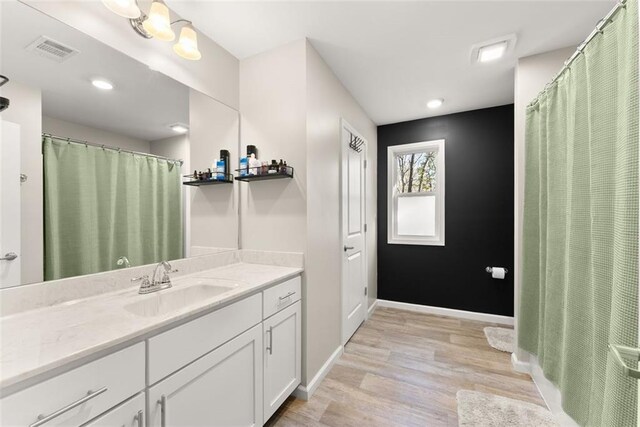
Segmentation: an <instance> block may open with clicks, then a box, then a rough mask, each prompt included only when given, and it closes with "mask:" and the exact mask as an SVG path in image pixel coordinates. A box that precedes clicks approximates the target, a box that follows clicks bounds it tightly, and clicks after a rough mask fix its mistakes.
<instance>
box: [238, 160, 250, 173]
mask: <svg viewBox="0 0 640 427" xmlns="http://www.w3.org/2000/svg"><path fill="white" fill-rule="evenodd" d="M248 160H249V159H247V158H246V157H241V158H240V170H239V171H238V172H239V173H240V176H247V167H248V166H249V161H248Z"/></svg>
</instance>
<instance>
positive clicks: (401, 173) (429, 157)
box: [387, 139, 444, 246]
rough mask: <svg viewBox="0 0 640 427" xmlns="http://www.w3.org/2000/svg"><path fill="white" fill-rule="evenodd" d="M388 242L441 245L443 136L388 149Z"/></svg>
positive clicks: (442, 238) (442, 229) (442, 228)
mask: <svg viewBox="0 0 640 427" xmlns="http://www.w3.org/2000/svg"><path fill="white" fill-rule="evenodd" d="M387 162H388V163H387V180H388V193H387V206H388V216H387V230H388V231H387V233H388V235H387V242H388V243H395V244H403V245H433V246H444V139H440V140H437V141H426V142H416V143H414V144H403V145H394V146H391V147H388V148H387Z"/></svg>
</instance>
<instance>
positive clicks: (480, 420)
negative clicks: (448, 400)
mask: <svg viewBox="0 0 640 427" xmlns="http://www.w3.org/2000/svg"><path fill="white" fill-rule="evenodd" d="M456 399H457V401H458V425H459V426H460V427H506V426H509V427H559V426H560V425H559V424H558V423H556V422H555V420H554V419H553V415H552V414H551V412H550V411H549V410H548V409H546V408H543V407H542V406H538V405H535V404H533V403H529V402H523V401H521V400H515V399H509V398H506V397H502V396H496V395H493V394H487V393H480V392H478V391H471V390H460V391H458V393H456Z"/></svg>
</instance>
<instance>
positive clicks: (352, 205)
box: [341, 120, 367, 344]
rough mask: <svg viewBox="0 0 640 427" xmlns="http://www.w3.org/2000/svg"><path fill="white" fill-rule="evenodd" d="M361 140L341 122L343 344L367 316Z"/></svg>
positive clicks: (363, 146) (363, 171) (363, 144)
mask: <svg viewBox="0 0 640 427" xmlns="http://www.w3.org/2000/svg"><path fill="white" fill-rule="evenodd" d="M353 136H356V137H358V138H359V139H360V141H362V144H361V145H360V151H356V150H354V149H353V148H351V147H350V142H351V139H352V137H353ZM366 150H367V144H366V141H365V140H364V138H362V137H361V136H360V135H358V134H357V132H356V131H355V130H354V129H353V128H352V127H351V126H349V124H348V123H346V122H345V121H344V120H343V121H342V172H341V176H342V206H341V211H342V243H343V245H342V248H341V251H342V343H343V344H345V343H346V342H347V341H349V339H350V338H351V336H352V335H353V334H354V332H355V331H356V330H357V329H358V327H359V326H360V324H362V322H363V321H364V319H365V316H366V313H367V280H366V273H365V272H366V256H365V246H366V245H365V240H366V239H365V200H366V185H365V166H366V164H365V159H366Z"/></svg>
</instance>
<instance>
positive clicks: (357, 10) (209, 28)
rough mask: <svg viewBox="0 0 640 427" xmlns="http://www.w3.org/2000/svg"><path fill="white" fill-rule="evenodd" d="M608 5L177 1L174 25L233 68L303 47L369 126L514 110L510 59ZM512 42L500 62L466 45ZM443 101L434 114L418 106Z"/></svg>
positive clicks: (566, 39) (542, 47)
mask: <svg viewBox="0 0 640 427" xmlns="http://www.w3.org/2000/svg"><path fill="white" fill-rule="evenodd" d="M614 4H615V0H597V1H590V0H573V1H556V0H537V1H520V0H509V1H457V0H449V1H410V2H404V1H373V2H371V1H315V2H310V1H286V2H274V1H201V2H196V1H179V0H173V1H170V2H169V5H170V7H171V8H173V9H174V10H175V11H176V12H178V13H179V14H180V15H182V16H184V17H187V18H188V19H191V20H193V21H194V24H195V26H196V27H197V28H198V29H199V30H201V31H202V32H203V33H205V34H207V35H208V36H209V37H210V38H212V39H213V40H215V41H216V42H218V43H219V44H220V45H221V46H222V47H224V48H225V49H227V50H228V51H229V52H231V53H232V54H233V55H235V56H236V57H238V58H239V59H243V58H247V57H249V56H252V55H255V54H257V53H261V52H264V51H267V50H269V49H272V48H275V47H278V46H281V45H284V44H286V43H288V42H292V41H295V40H300V39H302V38H304V37H308V38H309V39H310V41H311V43H312V44H313V46H314V47H315V48H316V49H317V50H318V52H319V53H320V55H321V56H322V57H323V58H324V60H325V61H326V62H327V63H328V64H329V66H330V67H331V69H332V70H333V71H334V72H335V73H336V75H337V76H338V78H339V79H340V80H341V81H342V83H343V84H344V85H345V86H346V87H347V89H348V90H349V91H350V92H351V94H352V95H353V96H354V97H355V98H356V99H357V101H358V102H359V103H360V105H361V106H362V107H363V108H364V110H365V111H366V112H367V113H368V114H369V117H370V118H371V119H372V120H373V121H374V122H376V123H377V124H386V123H394V122H398V121H405V120H411V119H416V118H421V117H428V116H432V115H441V114H448V113H453V112H459V111H467V110H472V109H476V108H484V107H490V106H496V105H503V104H508V103H511V102H513V84H514V67H515V63H516V59H517V58H520V57H524V56H529V55H533V54H536V53H541V52H546V51H550V50H554V49H558V48H562V47H567V46H572V45H573V46H575V45H577V44H579V43H580V42H581V41H582V40H583V39H584V38H586V36H587V35H588V34H589V33H590V32H591V30H592V29H593V28H594V27H595V25H596V23H597V21H598V20H599V19H600V18H602V17H603V16H604V15H605V14H606V13H607V12H608V11H609V10H610V9H611V7H612V6H613V5H614ZM512 33H515V34H516V35H517V37H518V41H517V45H516V47H515V50H514V51H513V52H512V54H511V55H510V56H509V57H507V58H505V59H503V60H501V61H500V62H495V63H490V64H485V65H482V66H481V65H472V64H471V61H470V56H471V49H472V46H473V45H474V44H477V43H482V42H484V41H487V40H492V39H495V38H496V37H500V36H505V35H508V34H512ZM431 98H444V99H445V104H444V105H443V107H442V108H440V109H438V110H434V111H430V110H427V108H426V105H425V104H426V101H427V100H428V99H431Z"/></svg>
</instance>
